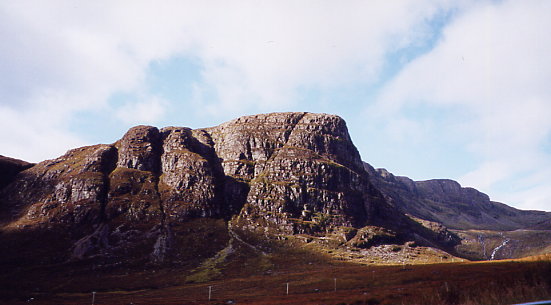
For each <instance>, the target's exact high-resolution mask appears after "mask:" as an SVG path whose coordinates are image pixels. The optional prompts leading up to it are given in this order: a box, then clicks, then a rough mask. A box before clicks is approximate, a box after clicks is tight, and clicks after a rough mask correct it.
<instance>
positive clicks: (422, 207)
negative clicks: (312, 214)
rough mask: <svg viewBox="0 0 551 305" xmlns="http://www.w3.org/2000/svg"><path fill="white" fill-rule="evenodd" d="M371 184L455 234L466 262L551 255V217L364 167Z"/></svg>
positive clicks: (455, 187) (451, 185)
mask: <svg viewBox="0 0 551 305" xmlns="http://www.w3.org/2000/svg"><path fill="white" fill-rule="evenodd" d="M364 166H365V169H366V170H367V171H368V172H369V174H370V176H369V177H370V181H371V182H372V183H373V184H374V185H375V186H376V187H377V188H378V189H379V190H380V191H381V192H382V193H383V194H384V196H385V198H386V199H387V201H388V202H389V203H390V204H392V205H394V206H395V207H396V208H398V209H399V210H400V211H402V212H403V213H406V214H409V215H412V216H413V217H416V218H418V219H422V220H423V221H430V223H435V224H442V225H444V226H446V227H448V228H451V229H453V232H454V233H455V234H456V235H457V236H458V237H459V238H460V239H461V242H460V243H459V244H458V245H457V246H456V247H455V250H456V251H457V253H459V254H460V255H461V256H463V257H466V258H469V259H476V260H488V259H506V258H520V257H524V256H533V255H539V254H542V253H548V252H549V246H548V245H549V242H550V241H551V231H550V229H551V213H548V212H542V211H523V210H518V209H515V208H512V207H510V206H507V205H505V204H502V203H499V202H494V201H491V200H490V198H489V197H488V196H487V195H486V194H484V193H481V192H479V191H477V190H476V189H473V188H465V187H461V185H459V183H457V182H456V181H453V180H445V179H436V180H428V181H413V180H411V179H409V178H407V177H400V176H394V175H393V174H391V173H389V172H388V171H386V170H385V169H374V168H373V167H372V166H371V165H369V164H367V163H364Z"/></svg>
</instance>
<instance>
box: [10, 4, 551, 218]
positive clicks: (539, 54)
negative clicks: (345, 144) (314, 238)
mask: <svg viewBox="0 0 551 305" xmlns="http://www.w3.org/2000/svg"><path fill="white" fill-rule="evenodd" d="M550 12H551V1H546V0H541V1H537V0H522V1H521V0H516V1H496V0H491V1H490V0H487V1H484V0H478V1H470V0H465V1H452V0H439V1H436V0H396V1H377V0H371V1H367V0H366V1H355V0H351V1H344V2H343V1H329V0H328V1H325V0H316V1H314V0H312V1H310V0H304V1H291V0H290V1H285V0H279V1H246V0H238V1H218V2H217V1H208V0H207V1H139V0H138V1H122V0H121V1H56V0H52V1H38V0H37V1H26V0H21V1H2V2H0V35H1V36H0V37H2V43H1V44H0V130H2V132H1V133H0V154H1V155H5V156H10V157H15V158H19V159H23V160H27V161H32V162H39V161H42V160H45V159H51V158H56V157H58V156H60V155H62V154H64V153H65V151H67V150H68V149H70V148H75V147H80V146H84V145H91V144H97V143H112V142H114V141H116V140H117V139H119V138H120V137H122V135H123V134H124V133H125V132H126V130H128V128H130V127H132V126H134V125H138V124H147V125H154V126H158V127H164V126H187V127H191V128H202V127H209V126H215V125H218V124H220V123H222V122H225V121H228V120H231V119H233V118H236V117H239V116H242V115H250V114H256V113H267V112H279V111H309V112H321V113H332V114H337V115H340V116H341V117H343V118H344V119H345V120H346V122H347V125H348V129H349V132H350V134H351V137H352V140H353V141H354V143H355V145H356V146H357V148H358V150H359V151H360V154H361V156H362V159H363V160H364V161H366V162H368V163H370V164H372V165H373V166H375V167H382V168H386V169H388V170H389V171H391V172H393V173H394V174H396V175H401V176H408V177H410V178H412V179H414V180H427V179H434V178H449V179H454V180H457V181H458V182H460V183H461V185H463V186H469V187H475V188H477V189H479V190H480V191H482V192H485V193H487V194H488V195H489V196H490V197H491V198H492V200H495V201H501V202H504V203H507V204H509V205H511V206H514V207H517V208H521V209H537V210H546V211H551V184H550V181H551V56H550V55H549V54H551V18H549V16H550V15H549V13H550Z"/></svg>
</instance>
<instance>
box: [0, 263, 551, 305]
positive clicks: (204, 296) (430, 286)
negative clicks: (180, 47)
mask: <svg viewBox="0 0 551 305" xmlns="http://www.w3.org/2000/svg"><path fill="white" fill-rule="evenodd" d="M245 268H246V266H245ZM297 269H298V270H290V269H286V268H281V270H273V271H272V270H267V271H265V272H264V273H263V274H259V275H253V276H248V277H232V276H229V278H227V279H219V280H214V281H207V282H202V283H193V282H190V281H189V278H188V279H187V280H186V279H185V278H183V277H182V276H180V277H179V276H178V273H177V270H176V271H175V270H171V269H169V268H167V269H162V270H155V272H153V271H154V270H150V271H148V270H145V271H141V272H135V273H133V274H128V275H126V274H125V275H119V276H115V275H113V273H112V272H111V273H109V275H107V274H102V273H101V272H98V273H94V272H90V274H89V275H83V274H79V275H75V276H73V277H72V279H66V281H67V282H65V283H63V284H59V283H58V284H57V286H58V288H56V287H49V288H48V285H47V283H43V285H42V288H38V289H37V290H36V291H34V292H30V291H28V290H27V291H26V292H25V293H24V294H25V295H22V293H17V291H18V290H19V291H20V292H21V291H22V290H21V289H18V287H15V286H14V287H9V286H10V285H8V286H6V285H3V286H2V288H0V292H1V293H2V295H0V303H2V304H92V291H96V294H95V300H94V301H95V304H98V305H99V304H512V303H515V302H525V301H535V300H542V299H550V298H551V262H550V261H549V260H548V259H543V260H535V261H507V262H485V263H448V264H432V265H405V266H403V265H402V266H358V265H350V264H346V263H333V264H321V265H319V264H315V263H312V264H310V265H306V266H305V267H303V268H297ZM52 276H53V277H55V276H56V274H52ZM335 279H336V290H335ZM2 280H3V281H4V282H5V281H6V277H3V279H2ZM13 280H14V283H16V282H17V279H13ZM117 281H119V282H118V284H117ZM131 281H135V284H132V283H131ZM178 281H180V283H178ZM147 282H150V283H152V284H153V285H151V286H150V287H147V285H145V286H144V285H143V283H147ZM138 283H142V284H138ZM287 283H288V284H289V294H288V295H287ZM21 285H23V286H24V285H25V284H24V283H23V284H21ZM139 285H142V287H141V288H139V289H128V287H130V286H136V287H137V286H139ZM155 285H165V286H164V287H154V286H155ZM12 286H13V285H12ZM106 286H110V287H117V286H119V287H126V288H124V289H121V288H119V289H117V288H106ZM94 287H97V288H94ZM102 287H103V288H102ZM209 287H210V289H211V300H210V301H209V299H208V297H209ZM98 288H99V289H98ZM43 289H47V290H48V291H49V292H43V291H42V290H43Z"/></svg>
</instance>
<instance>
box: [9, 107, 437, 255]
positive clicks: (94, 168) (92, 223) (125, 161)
mask: <svg viewBox="0 0 551 305" xmlns="http://www.w3.org/2000/svg"><path fill="white" fill-rule="evenodd" d="M12 180H13V181H11V183H10V184H9V185H7V186H6V187H4V188H3V189H2V190H1V191H0V202H1V205H0V211H1V215H2V218H1V220H2V225H3V230H4V231H5V232H18V231H29V232H31V231H37V230H42V231H47V232H54V231H55V230H56V229H59V230H62V231H63V233H62V234H64V236H65V235H68V236H67V240H68V245H70V248H71V249H70V251H69V255H68V259H70V260H74V259H82V258H85V257H93V256H97V255H100V256H106V257H120V256H121V255H122V254H121V253H127V252H134V253H141V252H144V250H143V249H146V248H148V249H150V250H149V252H150V255H151V257H152V259H153V260H154V261H163V260H165V259H166V258H167V257H168V256H170V255H169V254H170V252H171V249H173V248H175V247H176V248H178V243H179V240H180V241H181V240H182V238H183V234H184V233H182V232H180V231H179V230H180V229H181V225H182V224H183V223H186V222H188V221H190V220H193V219H197V218H208V219H225V220H227V221H228V220H230V219H233V220H232V221H233V223H234V224H233V226H234V227H236V228H239V229H241V230H244V231H248V232H255V234H264V235H266V236H268V235H271V236H275V235H280V234H298V233H308V234H314V235H319V236H321V235H326V234H329V233H331V232H335V231H339V232H340V231H342V232H346V234H345V237H343V238H344V241H343V242H345V241H346V240H347V239H350V238H352V237H354V234H355V233H356V232H357V230H358V229H360V228H362V227H364V226H367V225H379V226H385V227H388V228H389V229H392V230H394V233H393V234H394V235H393V236H394V238H395V239H396V240H398V239H403V238H406V237H407V236H410V237H409V238H410V239H411V238H413V237H412V236H413V235H412V234H411V232H417V233H419V234H420V235H419V236H421V235H423V234H425V235H427V234H428V235H430V234H429V233H428V232H425V231H426V230H425V228H423V227H421V226H418V225H416V224H415V223H413V222H410V221H409V220H408V219H407V218H406V217H405V216H403V215H399V213H396V210H395V209H394V208H393V207H391V206H389V205H388V204H387V203H386V202H385V200H384V199H383V198H382V196H381V195H380V193H379V192H378V191H377V190H376V189H375V188H374V187H373V186H372V185H371V184H370V183H369V181H368V179H367V173H366V172H365V170H364V168H363V165H362V162H361V160H360V156H359V154H358V151H357V150H356V148H355V147H354V145H353V144H352V141H351V139H350V136H349V134H348V130H347V128H346V124H345V122H344V121H343V120H342V119H341V118H340V117H337V116H333V115H326V114H312V113H274V114H265V115H255V116H248V117H242V118H239V119H236V120H233V121H230V122H227V123H224V124H221V125H219V126H216V127H212V128H206V129H197V130H192V129H189V128H184V127H167V128H163V129H161V130H159V129H157V128H155V127H151V126H137V127H134V128H132V129H130V130H129V131H128V132H127V133H126V134H125V135H124V136H123V138H122V139H121V140H119V141H117V142H116V143H114V144H112V145H95V146H89V147H82V148H77V149H74V150H71V151H69V152H67V153H66V154H65V155H64V156H62V157H59V158H57V159H54V160H48V161H44V162H41V163H39V164H37V165H36V166H34V167H32V168H29V169H27V170H25V171H23V172H21V173H19V175H17V176H16V177H15V178H13V179H12ZM411 226H413V227H411ZM400 231H401V232H400ZM408 231H411V232H408ZM343 234H344V233H343ZM428 235H427V236H428ZM399 236H402V237H399ZM374 238H376V236H375V237H374ZM389 240H390V239H389ZM423 240H426V239H423ZM180 246H184V245H181V244H180ZM187 246H189V245H187ZM221 246H222V247H223V244H222V245H221ZM66 247H68V246H66ZM146 252H148V251H146ZM136 255H138V254H136ZM167 255H168V256H167ZM142 256H143V255H142Z"/></svg>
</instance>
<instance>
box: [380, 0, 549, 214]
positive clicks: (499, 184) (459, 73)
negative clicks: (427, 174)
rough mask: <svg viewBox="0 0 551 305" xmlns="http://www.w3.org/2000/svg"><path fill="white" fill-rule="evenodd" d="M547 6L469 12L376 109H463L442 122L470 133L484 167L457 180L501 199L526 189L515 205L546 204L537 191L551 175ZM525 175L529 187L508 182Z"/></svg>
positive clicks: (400, 113) (398, 113)
mask: <svg viewBox="0 0 551 305" xmlns="http://www.w3.org/2000/svg"><path fill="white" fill-rule="evenodd" d="M550 10H551V3H549V2H547V1H522V2H521V1H503V2H499V3H497V4H495V3H491V4H483V5H479V6H476V7H473V8H472V9H470V10H468V11H466V12H464V13H463V15H461V16H459V17H457V18H456V19H455V20H454V21H453V22H452V23H451V24H449V25H448V26H447V27H446V28H445V29H444V32H443V35H442V39H441V41H440V42H439V43H438V44H437V46H436V47H435V48H434V49H433V50H431V51H430V52H428V53H427V54H425V55H424V56H421V57H419V58H418V59H416V60H414V61H413V62H412V63H411V64H409V65H408V66H406V67H405V68H404V69H403V70H402V71H401V72H400V73H399V74H398V75H397V76H396V78H395V79H393V80H392V82H390V83H389V84H388V85H387V86H386V87H385V89H384V90H383V92H382V94H381V96H380V99H379V100H378V103H377V104H376V105H375V106H373V107H372V108H371V110H373V111H372V113H378V114H380V115H385V117H387V118H388V117H391V118H392V117H395V118H403V117H404V116H406V115H405V114H404V109H406V108H407V107H412V105H417V106H419V105H425V106H426V105H428V106H430V107H444V108H446V107H450V108H451V107H454V108H456V109H460V110H461V111H462V112H463V113H464V114H465V113H466V114H467V115H466V116H464V121H463V123H462V124H457V125H455V126H453V125H451V126H450V125H448V126H445V128H455V129H456V130H457V132H458V133H460V134H462V135H463V136H464V137H465V138H467V140H466V142H467V145H468V146H467V149H468V150H469V151H470V152H471V153H472V154H473V155H474V156H475V158H477V159H478V160H479V161H480V165H479V166H478V167H477V168H476V169H475V170H473V171H472V172H469V173H466V174H464V175H463V176H462V177H459V180H460V181H461V182H462V183H463V184H466V185H470V186H476V187H481V188H482V189H483V190H485V191H488V192H490V193H492V194H496V195H497V196H496V197H497V199H502V200H504V199H506V198H511V197H512V196H513V194H517V193H519V192H520V191H522V194H523V195H524V196H526V197H523V198H520V197H518V196H517V198H516V199H517V200H518V201H517V202H516V203H517V204H521V205H522V204H523V203H524V202H526V203H525V204H524V205H523V206H524V207H529V206H530V207H532V208H536V207H537V208H540V209H549V208H550V204H549V201H548V200H549V197H546V196H540V195H541V193H542V192H546V193H548V192H547V191H546V189H547V188H546V187H545V186H546V185H548V181H550V179H551V176H549V175H548V174H549V170H550V169H551V162H550V159H549V155H548V154H547V153H545V152H544V151H542V145H543V144H544V143H545V142H546V141H547V140H548V139H549V136H550V134H551V121H550V120H549V119H548V118H549V117H550V115H551V90H550V89H549V80H550V79H551V58H550V57H549V54H551V41H550V40H549V39H545V38H543V37H551V19H549V18H548V14H547V12H549V11H550ZM413 119H415V118H413ZM392 121H393V120H392V119H391V120H390V121H388V126H393V124H392ZM442 127H443V126H440V128H442ZM387 128H390V127H387ZM392 128H395V127H392ZM393 132H394V131H393ZM428 132H434V130H429V131H428ZM542 173H546V174H543V175H542ZM520 177H533V178H534V179H532V183H531V184H529V185H525V186H524V189H520V190H519V189H511V188H505V187H503V185H517V186H520V183H521V179H520ZM536 177H537V178H536ZM511 179H512V180H511ZM527 202H530V203H527Z"/></svg>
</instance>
